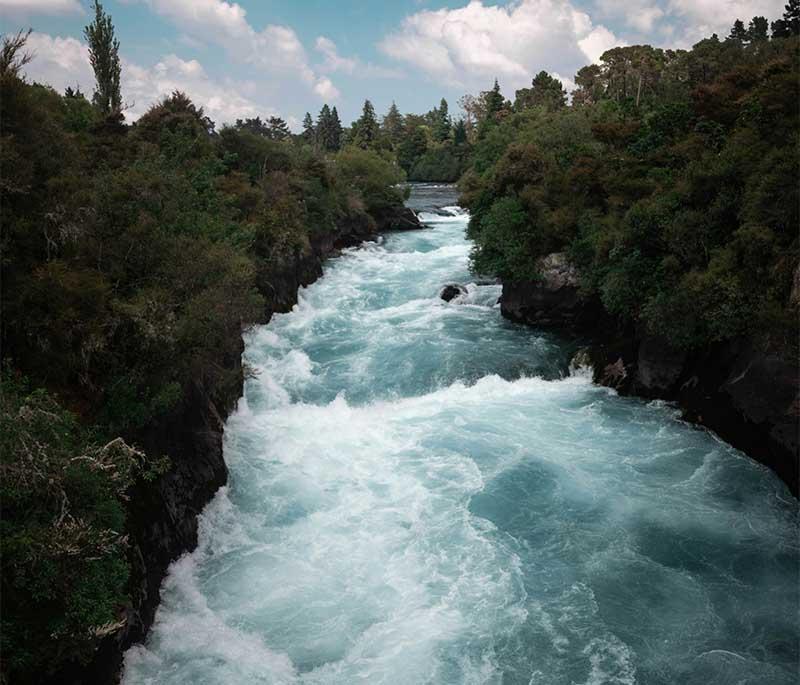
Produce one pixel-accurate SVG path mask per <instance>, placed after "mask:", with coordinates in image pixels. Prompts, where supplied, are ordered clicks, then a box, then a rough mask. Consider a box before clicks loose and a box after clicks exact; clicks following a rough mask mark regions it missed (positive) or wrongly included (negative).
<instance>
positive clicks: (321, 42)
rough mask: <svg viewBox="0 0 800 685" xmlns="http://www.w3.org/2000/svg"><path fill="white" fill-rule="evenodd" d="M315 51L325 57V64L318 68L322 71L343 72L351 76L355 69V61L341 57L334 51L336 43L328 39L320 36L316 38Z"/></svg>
mask: <svg viewBox="0 0 800 685" xmlns="http://www.w3.org/2000/svg"><path fill="white" fill-rule="evenodd" d="M316 47H317V50H318V51H319V52H321V53H322V55H323V56H324V57H325V62H324V63H323V64H322V66H321V67H320V69H321V70H323V71H343V72H345V73H346V74H352V73H353V71H355V68H356V60H354V59H352V58H350V57H342V56H341V55H340V54H339V51H338V50H337V49H336V43H334V42H333V41H332V40H331V39H330V38H326V37H325V36H320V37H319V38H317V43H316Z"/></svg>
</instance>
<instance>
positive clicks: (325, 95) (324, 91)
mask: <svg viewBox="0 0 800 685" xmlns="http://www.w3.org/2000/svg"><path fill="white" fill-rule="evenodd" d="M314 92H315V93H316V94H317V95H319V96H320V97H321V98H322V99H323V100H335V99H336V98H338V97H339V95H340V93H339V91H338V90H337V89H336V86H334V85H333V83H332V82H331V80H330V79H329V78H328V77H327V76H323V77H322V78H320V79H318V80H317V82H316V83H315V84H314Z"/></svg>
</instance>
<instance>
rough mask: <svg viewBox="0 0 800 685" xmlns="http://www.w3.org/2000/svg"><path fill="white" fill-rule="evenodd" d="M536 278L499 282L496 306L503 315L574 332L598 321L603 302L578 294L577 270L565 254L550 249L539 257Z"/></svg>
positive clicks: (602, 314)
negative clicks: (542, 256)
mask: <svg viewBox="0 0 800 685" xmlns="http://www.w3.org/2000/svg"><path fill="white" fill-rule="evenodd" d="M538 271H539V273H540V275H541V280H539V281H535V282H534V281H510V282H506V283H504V284H503V293H502V295H501V296H500V308H501V310H502V312H503V316H505V317H507V318H509V319H511V320H513V321H519V322H521V323H531V322H536V325H538V326H542V327H549V328H555V329H558V330H566V331H571V332H578V331H581V330H587V329H591V328H593V327H595V326H597V325H599V324H600V323H601V322H602V320H603V318H604V310H603V306H602V304H601V303H600V301H599V300H597V299H596V298H593V299H590V300H586V299H585V298H583V297H581V293H580V289H579V285H580V284H579V280H578V274H577V272H576V271H575V269H574V268H573V267H571V266H570V265H569V263H568V262H567V259H566V255H564V254H563V253H554V254H551V255H548V256H547V257H544V258H543V259H540V260H539V262H538Z"/></svg>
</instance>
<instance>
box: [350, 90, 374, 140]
mask: <svg viewBox="0 0 800 685" xmlns="http://www.w3.org/2000/svg"><path fill="white" fill-rule="evenodd" d="M353 129H354V131H355V133H354V142H355V144H356V145H358V146H359V147H360V148H363V149H365V150H366V149H367V148H370V147H372V145H374V143H375V141H376V140H377V139H378V130H379V129H378V119H377V118H376V117H375V108H374V107H373V106H372V103H371V102H370V101H369V100H364V109H363V110H362V112H361V117H360V118H359V119H358V121H356V122H355V123H354V124H353Z"/></svg>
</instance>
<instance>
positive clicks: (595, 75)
mask: <svg viewBox="0 0 800 685" xmlns="http://www.w3.org/2000/svg"><path fill="white" fill-rule="evenodd" d="M575 85H576V86H577V89H576V90H575V92H574V93H573V94H572V104H573V105H593V104H594V103H596V102H599V101H600V100H601V99H602V98H603V96H604V95H605V92H606V84H605V82H604V80H603V72H602V70H601V69H600V66H599V65H597V64H590V65H588V66H585V67H582V68H581V69H580V70H579V71H578V73H577V74H576V75H575Z"/></svg>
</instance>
